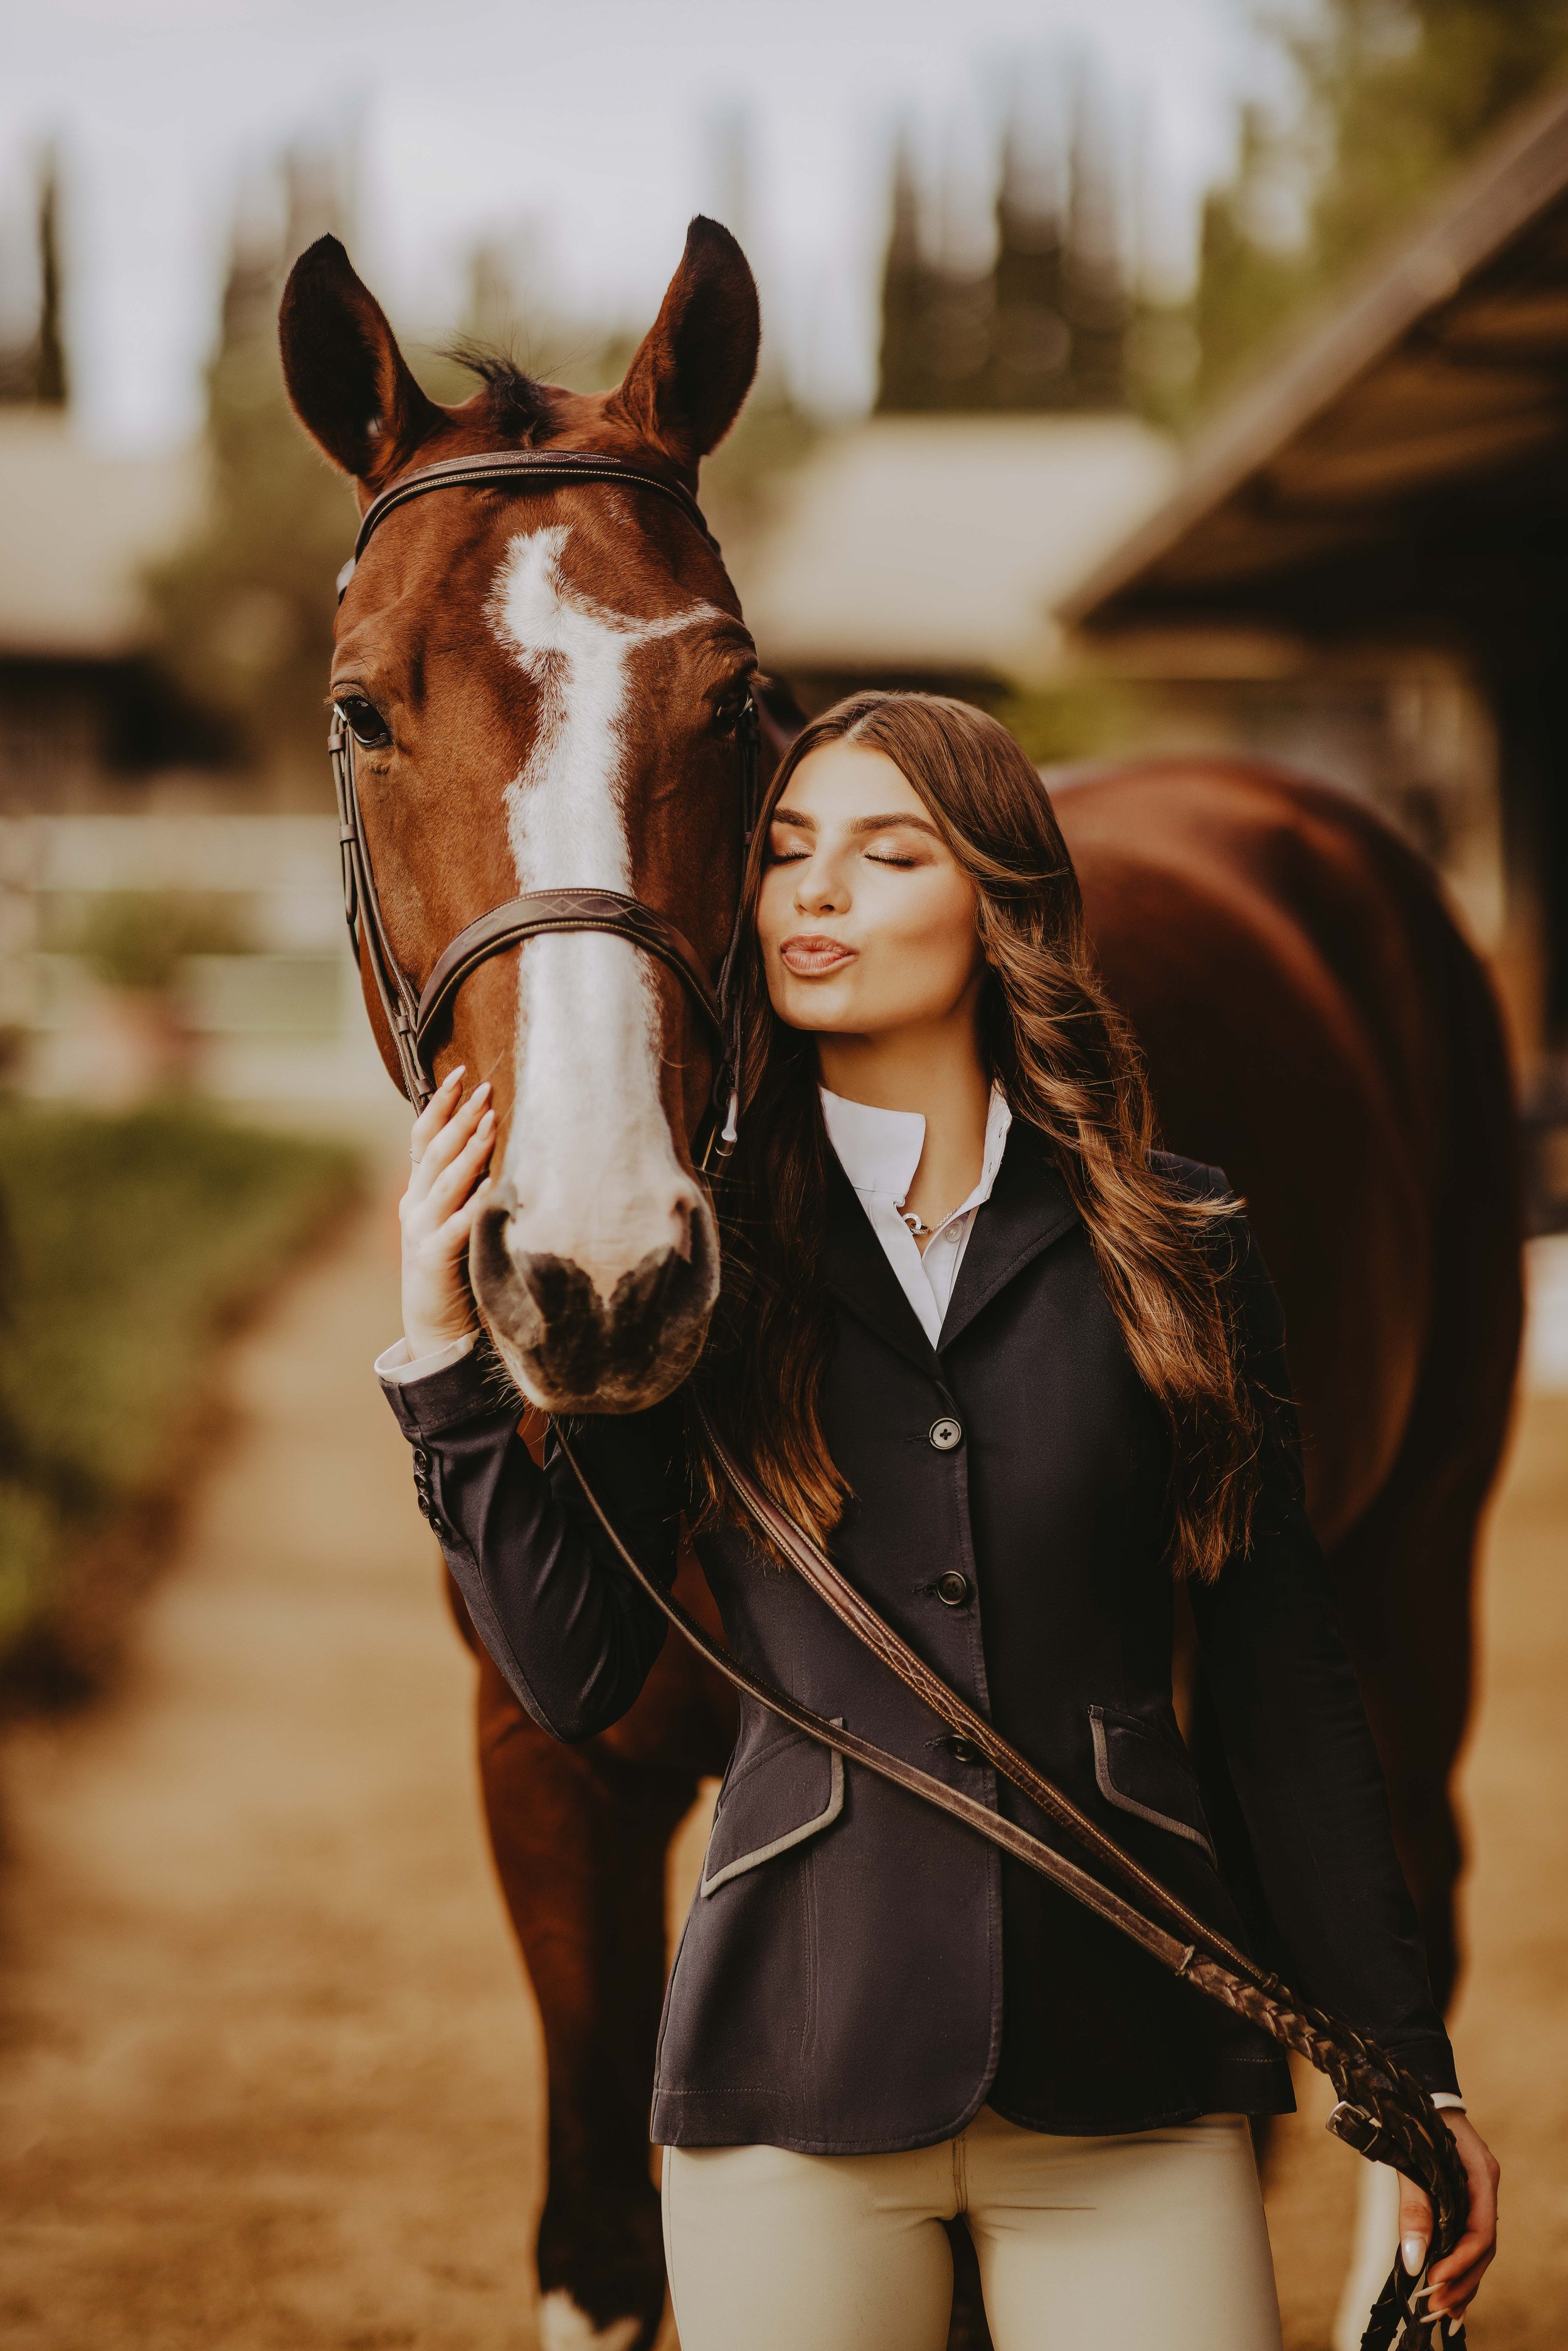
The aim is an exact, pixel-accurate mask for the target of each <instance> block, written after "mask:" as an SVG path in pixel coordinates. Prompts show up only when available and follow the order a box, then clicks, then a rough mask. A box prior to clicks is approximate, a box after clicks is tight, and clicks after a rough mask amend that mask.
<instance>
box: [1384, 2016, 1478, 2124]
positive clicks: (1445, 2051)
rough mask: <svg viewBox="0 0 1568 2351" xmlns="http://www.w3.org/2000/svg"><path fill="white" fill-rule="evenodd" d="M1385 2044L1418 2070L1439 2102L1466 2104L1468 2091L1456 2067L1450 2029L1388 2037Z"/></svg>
mask: <svg viewBox="0 0 1568 2351" xmlns="http://www.w3.org/2000/svg"><path fill="white" fill-rule="evenodd" d="M1383 2045H1384V2047H1385V2049H1386V2050H1387V2051H1388V2053H1389V2055H1390V2056H1391V2057H1397V2058H1398V2060H1399V2063H1400V2064H1402V2065H1403V2066H1404V2068H1405V2070H1406V2073H1407V2074H1414V2075H1415V2076H1416V2080H1417V2081H1418V2082H1419V2083H1420V2085H1421V2087H1422V2088H1423V2089H1424V2090H1425V2091H1426V2093H1427V2096H1428V2097H1429V2098H1430V2099H1431V2100H1432V2102H1433V2104H1434V2105H1439V2106H1459V2107H1463V2105H1464V2103H1465V2100H1464V2093H1463V2092H1462V2091H1461V2090H1460V2088H1459V2077H1458V2074H1457V2073H1456V2072H1455V2071H1454V2052H1453V2048H1452V2046H1451V2044H1450V2043H1449V2041H1448V2035H1447V2034H1446V2033H1443V2034H1437V2033H1424V2034H1422V2035H1421V2037H1420V2038H1419V2039H1418V2040H1412V2041H1407V2042H1396V2041H1385V2043H1384V2044H1383Z"/></svg>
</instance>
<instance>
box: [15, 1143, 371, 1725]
mask: <svg viewBox="0 0 1568 2351" xmlns="http://www.w3.org/2000/svg"><path fill="white" fill-rule="evenodd" d="M357 1181H358V1163H357V1161H356V1159H355V1157H354V1155H353V1154H352V1153H351V1152H350V1151H348V1150H346V1149H344V1148H343V1147H341V1146H340V1145H337V1144H325V1143H319V1142H314V1141H307V1140H304V1139H302V1138H298V1137H295V1136H290V1135H279V1134H264V1133H259V1132H253V1131H250V1130H247V1129H245V1128H241V1127H235V1126H229V1125H225V1124H223V1123H220V1122H219V1121H217V1120H216V1119H214V1118H213V1117H211V1116H209V1115H205V1114H203V1113H200V1112H197V1111H194V1110H189V1109H185V1108H178V1109H157V1110H148V1111H142V1112H138V1113H134V1114H133V1115H131V1116H129V1117H117V1118H104V1117H98V1116H93V1115H90V1114H89V1113H84V1112H80V1111H76V1110H68V1109H58V1108H55V1107H53V1106H46V1105H41V1104H37V1103H24V1102H5V1103H3V1104H0V1213H3V1215H4V1219H5V1236H4V1242H3V1247H4V1271H3V1297H4V1306H3V1310H0V1311H3V1314H4V1324H3V1327H0V1346H3V1349H4V1353H3V1357H0V1677H9V1678H10V1680H11V1681H12V1682H13V1683H16V1681H17V1679H18V1677H19V1678H20V1679H21V1680H22V1681H24V1682H33V1683H37V1681H39V1680H40V1679H41V1680H42V1681H44V1682H46V1683H48V1682H51V1681H52V1682H54V1683H57V1684H65V1685H68V1684H70V1683H71V1682H72V1681H73V1680H75V1681H80V1680H82V1679H84V1678H85V1679H90V1678H91V1676H92V1671H93V1667H94V1664H95V1662H97V1661H99V1660H101V1658H102V1657H103V1656H104V1655H105V1654H106V1653H107V1651H108V1650H109V1649H110V1648H111V1647H112V1641H113V1631H114V1627H115V1623H116V1620H117V1618H119V1617H120V1616H122V1614H123V1601H124V1598H125V1594H124V1593H122V1592H120V1591H117V1589H116V1577H117V1573H118V1572H119V1571H118V1570H117V1565H116V1560H117V1550H118V1553H119V1558H120V1567H121V1568H122V1569H123V1574H122V1576H121V1577H120V1581H122V1582H124V1583H136V1582H139V1581H140V1580H141V1573H143V1572H144V1570H145V1567H146V1565H147V1564H148V1563H149V1562H147V1561H146V1559H145V1557H144V1556H143V1557H141V1558H140V1559H138V1558H137V1557H135V1556H134V1555H135V1554H138V1553H141V1554H144V1553H145V1552H146V1550H147V1548H148V1543H149V1541H150V1540H155V1539H156V1532H157V1529H158V1527H159V1525H160V1524H161V1523H162V1521H164V1520H166V1518H167V1515H168V1514H167V1511H166V1510H165V1509H164V1508H163V1507H162V1506H163V1505H164V1503H165V1502H166V1500H167V1499H168V1497H169V1492H170V1488H171V1485H172V1482H173V1481H174V1480H175V1479H177V1477H178V1474H179V1472H180V1469H181V1468H182V1467H183V1457H184V1455H185V1453H186V1451H187V1449H188V1446H189V1440H190V1436H191V1432H192V1430H193V1427H194V1426H195V1425H196V1422H197V1419H198V1417H199V1416H200V1414H201V1412H202V1410H203V1407H204V1402H205V1400H206V1397H207V1394H208V1387H207V1382H208V1374H209V1371H210V1366H211V1362H212V1356H213V1351H214V1343H215V1342H216V1340H217V1338H218V1336H219V1335H220V1333H221V1332H222V1331H223V1330H224V1328H225V1325H227V1324H229V1323H232V1322H233V1321H234V1320H235V1317H236V1316H237V1315H238V1314H239V1313H241V1312H242V1311H244V1309H245V1308H246V1306H248V1305H249V1304H251V1303H252V1302H253V1301H255V1300H256V1299H257V1298H258V1297H259V1296H261V1295H262V1294H263V1293H264V1292H265V1291H266V1290H267V1287H268V1286H269V1285H270V1284H271V1282H272V1281H273V1280H276V1278H277V1276H278V1275H279V1274H280V1273H281V1272H282V1271H283V1270H285V1268H286V1267H287V1265H288V1264H289V1262H290V1260H291V1259H293V1258H294V1257H295V1256H296V1255H297V1254H298V1251H299V1250H300V1249H301V1248H302V1247H303V1246H304V1245H305V1244H306V1243H307V1242H308V1240H309V1239H310V1238H312V1237H313V1236H314V1235H315V1234H316V1233H318V1232H319V1231H320V1230H321V1228H322V1227H323V1226H324V1224H325V1223H326V1222H327V1220H328V1219H329V1218H330V1217H332V1216H333V1215H334V1214H336V1213H337V1212H338V1211H339V1210H340V1209H341V1208H342V1207H344V1206H345V1204H346V1203H347V1202H348V1201H349V1200H350V1198H351V1197H352V1196H353V1194H354V1191H355V1189H356V1186H357Z"/></svg>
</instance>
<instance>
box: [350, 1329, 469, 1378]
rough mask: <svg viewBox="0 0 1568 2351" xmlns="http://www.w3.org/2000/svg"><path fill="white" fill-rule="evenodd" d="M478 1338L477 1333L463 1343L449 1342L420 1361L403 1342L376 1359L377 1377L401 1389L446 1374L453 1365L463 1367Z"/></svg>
mask: <svg viewBox="0 0 1568 2351" xmlns="http://www.w3.org/2000/svg"><path fill="white" fill-rule="evenodd" d="M478 1336H479V1333H478V1332H477V1331H465V1332H464V1333H463V1336H462V1337H461V1338H460V1339H449V1340H448V1341H447V1343H446V1344H445V1346H444V1347H435V1348H433V1349H432V1350H431V1352H430V1353H429V1354H428V1355H420V1356H417V1357H416V1356H413V1355H411V1354H410V1353H409V1352H408V1341H407V1340H406V1339H399V1340H398V1342H397V1343H396V1344H395V1345H394V1346H391V1347H389V1348H388V1349H387V1351H386V1353H385V1354H383V1355H378V1356H377V1357H376V1362H375V1374H376V1377H377V1379H378V1380H390V1381H391V1383H392V1386H393V1387H394V1388H401V1387H402V1386H403V1385H404V1384H405V1383H406V1382H407V1381H409V1380H425V1379H428V1378H429V1377H430V1374H432V1372H444V1371H446V1370H448V1369H449V1368H450V1367H451V1365H452V1364H460V1363H461V1362H462V1361H463V1358H464V1356H465V1355H466V1354H467V1353H469V1352H470V1350H471V1349H472V1347H473V1344H474V1342H475V1340H476V1338H477V1337H478Z"/></svg>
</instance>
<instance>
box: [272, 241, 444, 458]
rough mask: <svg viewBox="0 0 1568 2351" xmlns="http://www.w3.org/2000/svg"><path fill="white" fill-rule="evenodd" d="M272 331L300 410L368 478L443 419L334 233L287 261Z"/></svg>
mask: <svg viewBox="0 0 1568 2351" xmlns="http://www.w3.org/2000/svg"><path fill="white" fill-rule="evenodd" d="M277 333H278V340H279V342H280V343H281V345H282V348H283V380H284V381H285V383H286V384H287V386H288V397H289V399H290V400H291V401H292V402H293V403H294V413H295V414H296V416H298V419H299V422H300V423H301V424H303V426H304V427H305V430H306V431H307V433H308V434H309V435H310V437H311V439H312V440H313V441H315V442H316V443H317V444H319V446H320V447H321V448H323V449H324V450H325V451H326V453H327V455H328V456H329V457H330V459H331V460H332V463H333V464H334V465H340V466H341V468H342V470H343V472H344V473H345V474H352V475H354V477H355V479H356V480H357V481H361V482H364V483H365V484H367V485H368V486H370V487H371V488H374V487H375V486H377V485H378V484H380V483H381V482H382V481H384V480H385V479H386V478H387V477H388V475H392V474H394V473H396V472H397V471H398V470H399V468H400V467H401V466H402V465H406V464H407V462H408V460H409V458H410V457H411V456H412V455H413V453H414V451H415V450H416V449H417V448H418V447H419V445H420V444H421V442H422V441H425V440H428V438H429V436H430V434H432V433H433V432H434V430H435V428H436V427H437V425H439V424H442V423H444V422H445V418H444V415H443V413H442V411H441V410H440V409H439V408H437V407H436V405H435V403H434V401H432V400H427V399H426V397H425V395H424V393H423V392H421V390H420V388H419V386H418V384H417V383H415V381H414V380H413V376H412V375H411V374H410V372H409V368H408V362H407V360H405V359H404V358H403V355H402V352H401V351H400V350H399V349H398V347H397V337H396V336H395V335H394V334H393V333H392V329H391V327H389V326H388V324H387V321H386V315H385V313H384V312H383V310H382V306H381V304H380V303H379V302H378V301H377V300H376V298H375V296H374V295H373V294H372V293H371V291H370V288H369V287H367V286H364V285H362V284H361V281H360V279H359V278H358V277H356V276H355V275H354V271H353V268H352V266H351V265H350V260H349V256H348V255H347V254H346V253H345V252H344V250H343V248H342V246H340V244H339V242H338V240H337V238H336V237H335V236H319V237H318V238H317V240H316V242H315V244H314V245H312V246H308V247H307V248H306V250H305V251H304V252H303V253H302V254H301V255H300V256H299V258H298V261H297V262H296V263H295V265H294V266H293V268H292V269H291V270H290V271H289V273H288V283H287V286H286V287H284V289H283V304H282V308H280V309H279V311H278V314H277Z"/></svg>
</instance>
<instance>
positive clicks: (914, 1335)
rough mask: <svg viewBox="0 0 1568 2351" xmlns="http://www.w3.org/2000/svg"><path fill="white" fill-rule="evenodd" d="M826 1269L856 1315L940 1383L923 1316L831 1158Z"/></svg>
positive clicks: (832, 1286) (824, 1250)
mask: <svg viewBox="0 0 1568 2351" xmlns="http://www.w3.org/2000/svg"><path fill="white" fill-rule="evenodd" d="M822 1270H823V1273H824V1275H825V1276H826V1279H827V1284H828V1288H829V1289H830V1290H831V1291H832V1293H833V1295H834V1297H835V1298H837V1299H838V1300H839V1301H840V1302H841V1304H842V1305H845V1306H847V1307H848V1308H849V1310H850V1311H851V1313H852V1314H854V1315H857V1316H858V1317H859V1319H860V1320H861V1322H865V1323H868V1324H869V1325H870V1327H871V1328H872V1330H873V1331H874V1332H876V1334H877V1336H878V1338H879V1339H885V1340H886V1341H887V1343H888V1345H889V1346H890V1347H896V1348H897V1350H898V1352H899V1353H900V1354H901V1355H907V1356H908V1358H909V1360H910V1362H911V1363H912V1364H919V1366H920V1368H921V1370H922V1371H923V1372H929V1373H930V1374H932V1376H933V1378H936V1379H939V1378H940V1377H941V1375H942V1366H941V1364H939V1363H938V1362H937V1360H936V1349H935V1348H934V1347H933V1346H932V1344H931V1342H930V1340H929V1339H928V1338H927V1337H926V1335H925V1331H924V1330H923V1329H922V1328H921V1323H920V1317H919V1316H918V1315H917V1314H916V1312H915V1309H914V1307H913V1306H911V1304H910V1302H909V1301H908V1299H907V1298H905V1296H904V1290H903V1288H902V1287H901V1285H900V1282H899V1279H898V1276H897V1275H896V1274H895V1273H894V1270H893V1268H892V1266H890V1265H889V1263H888V1261H887V1256H886V1252H885V1251H884V1249H883V1246H882V1243H881V1242H880V1241H879V1240H878V1238H877V1237H876V1234H875V1232H874V1231H873V1228H872V1222H871V1218H870V1217H868V1216H867V1215H866V1212H865V1210H864V1209H863V1208H862V1207H861V1204H860V1201H859V1200H858V1199H857V1198H856V1196H855V1189H854V1186H853V1185H852V1183H851V1182H850V1179H849V1177H848V1176H847V1175H845V1174H844V1171H843V1169H842V1167H841V1165H839V1161H838V1157H837V1155H836V1154H835V1153H833V1152H832V1151H830V1152H829V1154H828V1221H827V1230H826V1232H825V1234H824V1236H823V1242H822Z"/></svg>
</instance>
